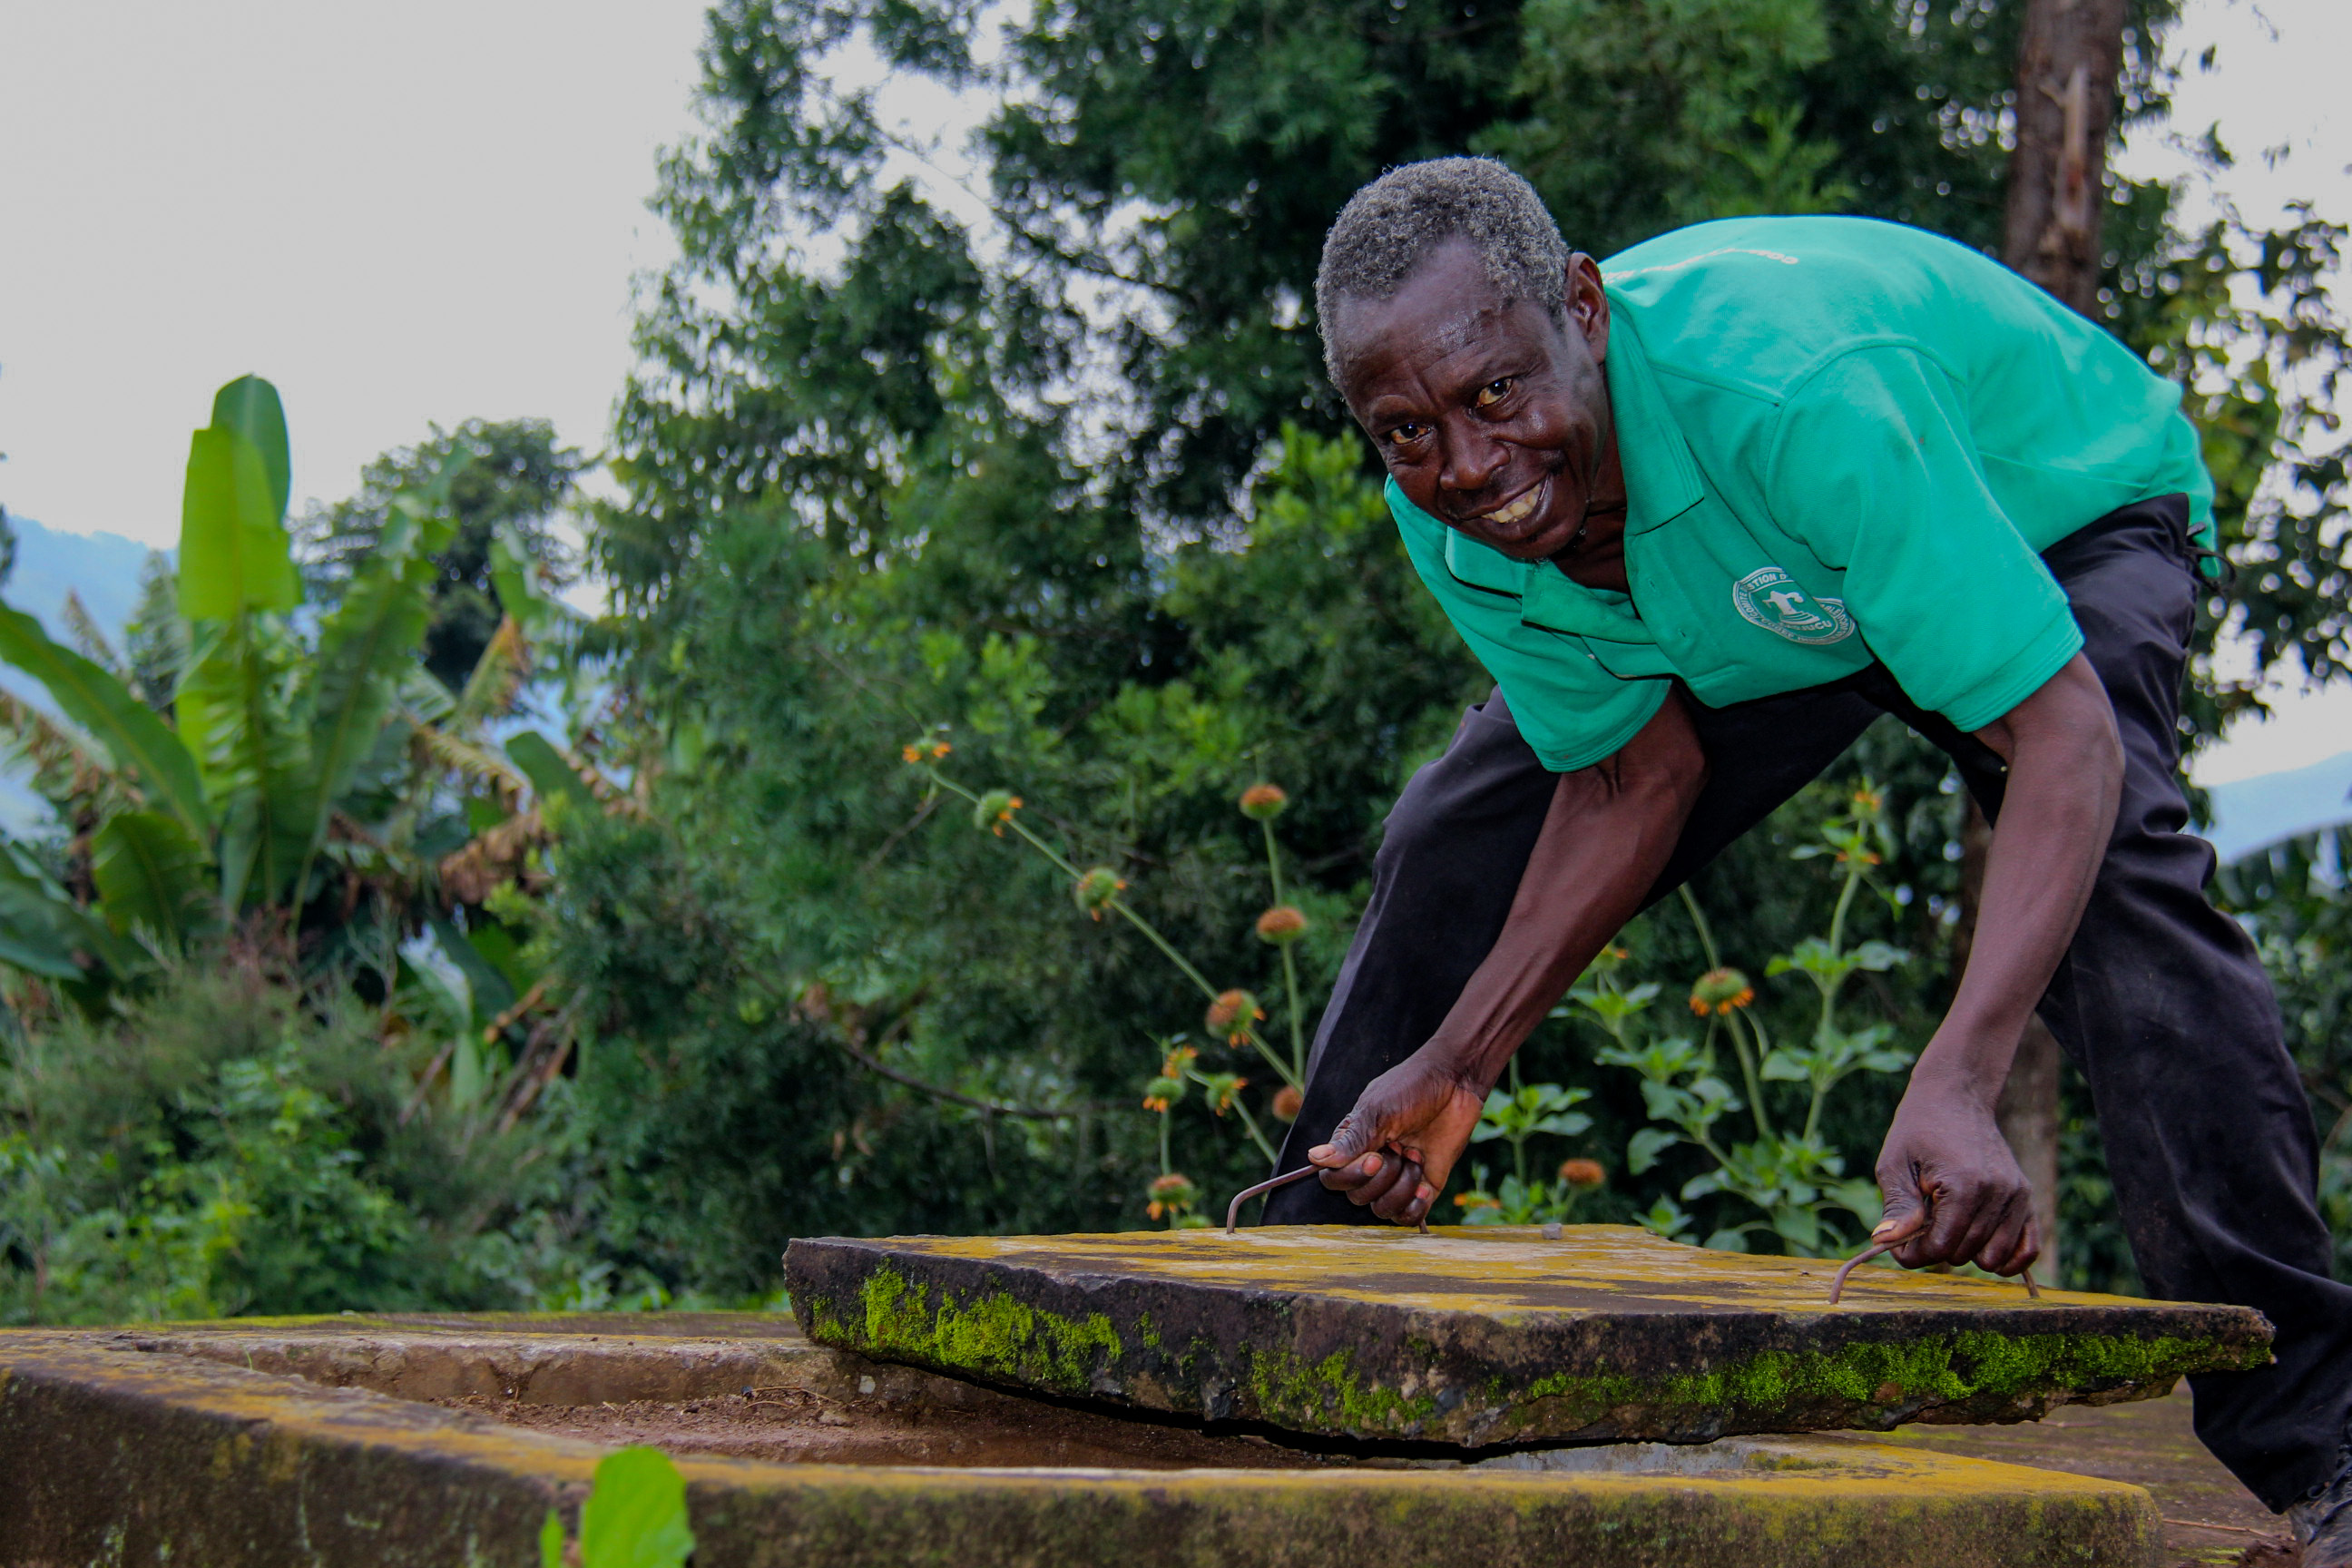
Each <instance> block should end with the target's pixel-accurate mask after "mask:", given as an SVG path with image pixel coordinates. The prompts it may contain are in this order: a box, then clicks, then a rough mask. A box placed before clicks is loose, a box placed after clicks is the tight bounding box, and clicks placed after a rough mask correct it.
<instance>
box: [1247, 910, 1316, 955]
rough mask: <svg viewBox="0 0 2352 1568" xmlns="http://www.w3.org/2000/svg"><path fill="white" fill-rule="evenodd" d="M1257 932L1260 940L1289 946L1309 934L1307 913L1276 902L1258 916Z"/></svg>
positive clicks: (1279, 945)
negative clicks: (1272, 906)
mask: <svg viewBox="0 0 2352 1568" xmlns="http://www.w3.org/2000/svg"><path fill="white" fill-rule="evenodd" d="M1257 934H1258V940H1259V941H1260V942H1272V943H1273V944H1274V945H1275V946H1276V947H1288V946H1289V945H1290V944H1291V943H1292V942H1297V940H1298V939H1299V938H1300V937H1302V936H1305V935H1306V934H1307V916H1306V913H1305V912H1304V911H1303V910H1297V909H1294V908H1293V907H1292V906H1290V905H1288V904H1276V905H1275V906H1274V908H1272V909H1270V910H1266V911H1265V913H1264V914H1262V915H1260V916H1258V917H1257Z"/></svg>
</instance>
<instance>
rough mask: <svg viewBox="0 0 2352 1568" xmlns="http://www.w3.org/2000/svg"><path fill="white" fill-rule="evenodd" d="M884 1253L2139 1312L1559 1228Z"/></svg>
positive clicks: (1267, 1231)
mask: <svg viewBox="0 0 2352 1568" xmlns="http://www.w3.org/2000/svg"><path fill="white" fill-rule="evenodd" d="M890 1246H891V1247H892V1248H893V1249H894V1250H899V1249H903V1250H905V1251H908V1252H912V1253H919V1254H930V1255H934V1256H938V1257H943V1258H974V1259H989V1260H994V1261H1002V1262H1005V1263H1011V1264H1018V1265H1024V1266H1034V1267H1042V1268H1053V1269H1056V1270H1069V1269H1087V1270H1099V1271H1101V1272H1104V1273H1117V1274H1123V1275H1142V1276H1155V1275H1156V1276H1164V1277H1167V1278H1171V1279H1182V1280H1185V1281H1187V1282H1190V1283H1193V1284H1202V1285H1236V1286H1248V1287H1255V1288H1256V1289H1287V1290H1311V1291H1312V1292H1313V1293H1314V1294H1316V1295H1318V1296H1329V1297H1335V1298H1339V1299H1341V1300H1359V1301H1380V1302H1383V1303H1390V1304H1393V1305H1396V1306H1401V1307H1419V1308H1427V1309H1432V1310H1442V1311H1450V1312H1465V1311H1466V1312H1478V1313H1481V1314H1484V1315H1487V1316H1492V1317H1496V1318H1508V1317H1510V1316H1511V1315H1513V1314H1514V1313H1519V1312H1527V1311H1541V1312H1543V1313H1545V1314H1546V1315H1547V1316H1550V1315H1554V1314H1558V1313H1560V1312H1569V1313H1574V1312H1576V1311H1578V1310H1607V1309H1608V1308H1609V1306H1610V1305H1611V1304H1612V1299H1615V1300H1641V1301H1675V1302H1682V1303H1686V1304H1689V1305H1693V1306H1701V1307H1728V1308H1744V1309H1747V1310H1755V1311H1769V1312H1823V1313H1828V1312H1836V1313H1840V1314H1844V1315H1853V1314H1866V1313H1886V1312H1906V1311H1916V1310H1920V1309H1923V1308H1936V1309H1945V1310H1950V1309H1961V1310H1973V1309H1983V1308H2000V1309H2009V1308H2018V1307H2026V1306H2033V1307H2037V1308H2059V1307H2068V1306H2084V1307H2122V1306H2134V1305H2139V1304H2140V1303H2137V1302H2133V1301H2131V1300H2128V1299H2127V1298H2125V1297H2120V1296H2102V1295H2093V1294H2089V1293H2085V1292H2080V1291H2068V1290H2044V1291H2043V1292H2042V1296H2041V1299H2040V1300H2039V1301H2036V1300H2034V1299H2032V1298H2031V1297H2029V1296H2027V1295H2026V1293H2025V1291H2024V1289H2022V1288H2021V1287H2020V1286H2018V1285H2016V1284H2012V1283H2008V1282H2003V1281H1995V1280H1989V1279H1969V1278H1967V1277H1964V1276H1959V1275H1951V1274H1915V1273H1910V1272H1907V1271H1903V1270H1897V1269H1894V1268H1868V1269H1863V1270H1858V1271H1856V1273H1855V1274H1854V1275H1853V1278H1852V1279H1850V1280H1849V1281H1848V1282H1847V1285H1846V1289H1845V1293H1844V1296H1843V1300H1841V1301H1840V1303H1839V1304H1838V1305H1837V1306H1836V1307H1832V1306H1830V1304H1829V1286H1830V1279H1831V1277H1832V1275H1833V1274H1834V1273H1835V1272H1836V1269H1837V1264H1836V1263H1835V1262H1834V1261H1823V1260H1822V1259H1818V1258H1774V1257H1764V1256H1759V1255H1757V1254H1752V1253H1741V1252H1713V1251H1709V1250H1707V1249H1706V1248H1705V1247H1685V1246H1682V1245H1680V1244H1679V1243H1676V1242H1672V1241H1667V1240H1665V1239H1664V1238H1663V1237H1657V1236H1654V1235H1652V1234H1651V1233H1650V1232H1648V1231H1646V1230H1642V1229H1638V1228H1636V1227H1634V1226H1614V1225H1575V1226H1566V1227H1564V1229H1563V1230H1562V1232H1561V1235H1560V1238H1559V1240H1557V1241H1548V1240H1546V1239H1544V1237H1543V1234H1542V1232H1541V1231H1539V1230H1538V1229H1536V1228H1535V1227H1534V1226H1445V1227H1440V1228H1438V1229H1434V1230H1432V1231H1431V1232H1430V1233H1429V1234H1427V1235H1425V1236H1424V1235H1421V1234H1418V1233H1416V1232H1413V1231H1410V1230H1404V1229H1402V1228H1394V1229H1390V1228H1381V1227H1377V1226H1269V1227H1260V1228H1253V1229H1248V1230H1243V1231H1239V1232H1236V1233H1235V1234H1234V1235H1232V1236H1227V1235H1225V1234H1224V1233H1223V1231H1220V1230H1190V1231H1165V1230H1151V1231H1122V1232H1118V1233H1115V1234H1108V1235H1096V1236H1042V1237H1034V1236H1033V1237H1024V1236H1014V1237H986V1236H972V1237H906V1238H894V1239H893V1240H892V1241H891V1243H890ZM1571 1298H1573V1299H1571Z"/></svg>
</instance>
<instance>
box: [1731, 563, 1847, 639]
mask: <svg viewBox="0 0 2352 1568" xmlns="http://www.w3.org/2000/svg"><path fill="white" fill-rule="evenodd" d="M1731 604H1732V607H1733V608H1734V609H1736V610H1738V612H1739V613H1740V615H1741V616H1745V617H1746V618H1747V619H1748V620H1749V621H1751V622H1753V623H1754V624H1755V625H1757V626H1762V627H1763V628H1764V629H1765V630H1766V631H1768V632H1773V633H1776V634H1778V635H1779V636H1781V637H1787V638H1788V639H1789V640H1790V642H1795V643H1805V644H1809V645H1815V646H1818V645H1820V644H1822V643H1833V642H1843V641H1844V640H1845V639H1846V638H1848V637H1852V636H1853V616H1851V615H1849V614H1848V613H1847V611H1846V607H1845V601H1844V600H1843V599H1828V598H1821V599H1817V598H1815V597H1814V596H1813V595H1811V594H1808V593H1806V592H1805V591H1804V590H1803V589H1802V588H1800V587H1798V586H1797V584H1796V583H1795V581H1794V580H1793V579H1792V578H1790V575H1789V574H1787V573H1786V572H1783V571H1782V570H1781V569H1780V567H1778V566H1761V567H1759V568H1757V569H1756V570H1755V571H1753V572H1750V573H1749V574H1748V575H1747V576H1745V577H1742V578H1741V579H1740V580H1739V581H1738V582H1737V583H1734V584H1732V585H1731Z"/></svg>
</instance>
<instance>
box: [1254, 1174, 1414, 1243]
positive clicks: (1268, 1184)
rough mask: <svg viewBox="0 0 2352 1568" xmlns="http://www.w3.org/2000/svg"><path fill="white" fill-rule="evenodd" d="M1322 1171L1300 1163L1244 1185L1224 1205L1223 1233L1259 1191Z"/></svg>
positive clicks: (1270, 1190)
mask: <svg viewBox="0 0 2352 1568" xmlns="http://www.w3.org/2000/svg"><path fill="white" fill-rule="evenodd" d="M1322 1173H1323V1167H1322V1166H1320V1165H1301V1166H1299V1167H1298V1169H1297V1170H1295V1171H1291V1172H1288V1173H1286V1174H1283V1175H1279V1176H1276V1177H1275V1178H1274V1179H1273V1180H1272V1181H1270V1182H1260V1183H1259V1184H1257V1185H1255V1186H1254V1187H1244V1188H1243V1189H1242V1190H1241V1191H1240V1192H1238V1193H1235V1194H1234V1201H1233V1202H1232V1203H1230V1204H1228V1205H1225V1234H1226V1235H1227V1236H1232V1235H1233V1234H1234V1232H1235V1231H1236V1230H1237V1229H1238V1228H1239V1227H1240V1226H1241V1223H1242V1205H1244V1204H1245V1203H1247V1202H1249V1201H1250V1199H1252V1198H1254V1197H1255V1196H1257V1195H1258V1194H1260V1193H1270V1192H1272V1191H1274V1189H1275V1188H1276V1187H1286V1186H1288V1185H1289V1184H1291V1183H1293V1182H1295V1181H1297V1180H1298V1179H1299V1178H1300V1177H1301V1176H1319V1175H1321V1174H1322ZM1421 1233H1422V1234H1423V1236H1427V1235H1428V1234H1429V1216H1428V1215H1422V1216H1421Z"/></svg>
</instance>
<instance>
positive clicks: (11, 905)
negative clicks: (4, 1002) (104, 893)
mask: <svg viewBox="0 0 2352 1568" xmlns="http://www.w3.org/2000/svg"><path fill="white" fill-rule="evenodd" d="M0 963H13V964H15V965H16V967H17V968H19V969H23V970H26V971H28V972H30V973H35V974H39V975H45V976H47V978H49V979H52V980H67V981H80V980H87V979H88V978H89V974H90V971H91V969H92V968H93V967H100V968H103V969H104V970H106V971H108V972H110V973H112V974H113V975H115V976H116V977H117V978H118V979H127V978H129V977H130V976H131V975H133V974H135V973H139V972H140V971H141V970H142V969H145V968H147V967H149V963H150V961H149V959H148V956H147V954H146V953H145V952H143V951H142V950H141V948H140V947H139V944H138V943H136V942H129V941H126V940H125V939H123V938H121V937H119V936H117V935H115V934H114V932H113V931H110V930H108V929H107V926H106V923H105V922H104V921H101V920H100V919H98V918H97V917H96V916H94V915H92V914H91V913H89V910H83V909H80V908H79V907H77V906H76V905H75V903H74V901H73V898H72V896H71V895H70V894H68V892H67V891H66V890H65V889H63V888H61V887H59V886H58V884H57V883H56V882H55V881H54V880H52V879H50V878H49V877H48V876H47V874H46V873H45V872H43V871H42V870H41V869H40V868H38V867H37V866H36V865H35V864H33V863H32V860H31V858H30V857H29V856H27V855H26V854H25V852H24V851H23V850H22V849H20V848H19V847H16V845H13V844H11V845H7V846H5V847H0Z"/></svg>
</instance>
